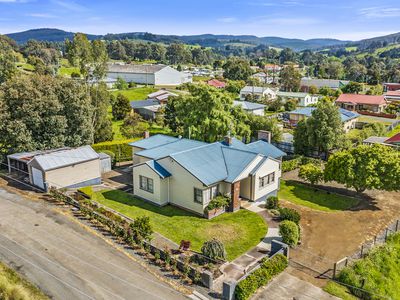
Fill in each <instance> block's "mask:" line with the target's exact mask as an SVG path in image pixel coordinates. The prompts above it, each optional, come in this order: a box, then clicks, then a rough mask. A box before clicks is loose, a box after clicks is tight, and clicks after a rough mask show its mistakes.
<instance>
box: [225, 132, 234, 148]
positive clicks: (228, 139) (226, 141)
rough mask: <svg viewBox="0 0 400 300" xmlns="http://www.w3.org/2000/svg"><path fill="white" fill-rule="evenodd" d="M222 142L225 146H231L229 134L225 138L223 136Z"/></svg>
mask: <svg viewBox="0 0 400 300" xmlns="http://www.w3.org/2000/svg"><path fill="white" fill-rule="evenodd" d="M224 142H225V144H226V145H227V146H231V145H232V137H231V135H230V134H229V135H227V136H225V140H224Z"/></svg>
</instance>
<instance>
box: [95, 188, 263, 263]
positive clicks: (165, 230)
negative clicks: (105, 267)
mask: <svg viewBox="0 0 400 300" xmlns="http://www.w3.org/2000/svg"><path fill="white" fill-rule="evenodd" d="M93 200H95V201H98V202H99V203H101V204H103V205H105V206H108V207H110V208H112V209H114V210H116V211H118V212H120V213H122V214H124V215H126V216H128V217H131V218H136V217H138V216H149V217H150V223H151V225H152V227H153V229H154V230H155V231H156V232H159V233H160V234H162V235H164V236H165V237H167V238H169V239H171V240H172V241H174V242H176V243H177V244H179V243H180V241H181V240H189V241H190V242H191V247H192V249H193V250H195V251H200V249H201V246H202V245H203V243H204V242H205V241H207V240H210V239H212V238H213V237H215V238H218V239H219V240H221V241H222V242H223V243H224V245H225V249H226V252H227V258H228V260H233V259H234V258H236V257H238V256H240V255H241V254H243V253H245V252H246V251H247V250H249V249H251V248H253V247H255V246H256V245H257V244H258V243H259V242H260V241H261V240H262V239H263V237H264V236H265V234H266V232H267V225H266V224H265V222H264V220H263V218H262V217H260V216H259V215H258V214H256V213H253V212H251V211H248V210H240V211H238V212H235V213H225V214H223V215H220V216H218V217H216V218H214V219H212V220H207V219H204V218H202V217H199V216H196V215H194V214H192V213H190V212H187V211H185V210H182V209H179V208H176V207H174V206H171V205H167V206H164V207H158V206H155V205H153V204H150V203H148V202H145V201H142V200H139V199H136V198H135V197H133V196H132V195H130V194H127V193H125V192H122V191H117V190H113V191H102V192H95V193H94V194H93ZM188 201H193V200H192V199H188Z"/></svg>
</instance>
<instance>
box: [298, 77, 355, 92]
mask: <svg viewBox="0 0 400 300" xmlns="http://www.w3.org/2000/svg"><path fill="white" fill-rule="evenodd" d="M349 82H350V81H347V80H337V79H318V78H310V77H303V78H302V79H301V81H300V89H301V91H302V92H306V93H308V91H309V89H310V87H311V86H315V87H317V88H318V89H320V88H322V87H328V88H330V89H333V90H338V89H340V88H342V87H344V86H345V85H347V84H349Z"/></svg>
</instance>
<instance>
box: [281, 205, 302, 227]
mask: <svg viewBox="0 0 400 300" xmlns="http://www.w3.org/2000/svg"><path fill="white" fill-rule="evenodd" d="M278 211H279V214H280V218H281V220H282V221H285V220H288V221H292V222H294V223H296V224H297V225H298V224H299V223H300V219H301V216H300V214H299V212H298V211H297V210H295V209H293V208H287V207H281V208H279V209H278Z"/></svg>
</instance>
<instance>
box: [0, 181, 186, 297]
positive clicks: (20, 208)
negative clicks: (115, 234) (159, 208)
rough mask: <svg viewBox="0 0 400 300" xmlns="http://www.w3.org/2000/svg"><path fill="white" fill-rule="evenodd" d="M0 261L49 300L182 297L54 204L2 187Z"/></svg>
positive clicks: (0, 199)
mask: <svg viewBox="0 0 400 300" xmlns="http://www.w3.org/2000/svg"><path fill="white" fill-rule="evenodd" d="M0 261H3V262H5V263H6V264H8V265H10V266H11V267H13V268H14V269H16V270H17V271H18V272H19V273H21V274H23V275H24V276H25V277H26V278H27V279H28V280H30V281H31V282H32V283H34V284H35V285H37V286H38V287H39V288H40V289H42V290H43V291H44V292H45V293H46V294H47V295H48V296H49V297H50V298H52V299H118V300H119V299H171V300H172V299H186V297H185V296H183V295H182V294H180V293H178V292H177V291H176V290H175V289H173V288H172V287H171V286H170V285H168V284H166V283H165V282H164V281H163V280H161V277H156V276H155V275H153V274H151V273H150V272H149V271H148V270H147V269H146V268H145V267H143V266H142V265H141V264H140V263H139V262H137V261H135V260H134V259H133V258H130V257H128V256H127V255H125V254H124V253H123V252H122V251H120V250H117V249H116V248H114V247H112V246H111V245H109V244H108V243H106V241H104V240H103V239H101V238H100V237H98V236H96V235H94V234H92V233H89V232H88V231H87V230H86V229H84V228H83V227H82V226H81V225H80V224H79V223H77V222H74V221H73V220H71V219H70V218H69V217H67V216H65V215H62V214H60V213H59V212H57V211H55V210H54V207H53V206H51V205H49V204H47V203H45V202H43V201H30V200H28V199H26V198H25V197H23V196H20V195H16V194H12V193H9V192H7V191H5V190H3V189H0ZM159 278H160V279H159Z"/></svg>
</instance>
